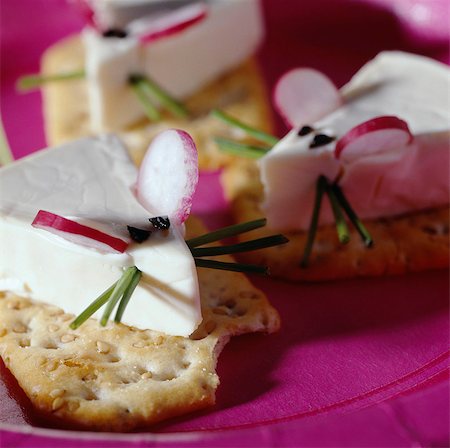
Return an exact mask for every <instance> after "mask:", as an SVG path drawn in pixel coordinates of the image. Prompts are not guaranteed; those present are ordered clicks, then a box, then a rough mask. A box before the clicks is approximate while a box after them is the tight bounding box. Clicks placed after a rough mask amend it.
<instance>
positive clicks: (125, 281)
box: [100, 266, 137, 327]
mask: <svg viewBox="0 0 450 448" xmlns="http://www.w3.org/2000/svg"><path fill="white" fill-rule="evenodd" d="M136 270H137V268H136V267H135V266H133V267H130V268H127V269H126V270H125V271H124V273H123V274H122V277H120V279H119V281H118V282H117V283H116V286H115V288H114V290H113V292H112V293H111V296H110V298H109V300H108V304H107V305H106V308H105V311H104V312H103V316H102V318H101V320H100V325H101V326H103V327H104V326H105V325H106V324H107V323H108V319H109V316H110V315H111V313H112V311H113V309H114V307H115V306H116V304H117V302H118V301H119V300H120V299H121V298H122V296H123V295H124V293H125V290H126V289H127V288H128V286H129V285H130V283H131V280H132V279H133V275H134V273H135V272H136Z"/></svg>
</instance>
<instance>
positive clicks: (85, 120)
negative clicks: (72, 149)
mask: <svg viewBox="0 0 450 448" xmlns="http://www.w3.org/2000/svg"><path fill="white" fill-rule="evenodd" d="M83 67H84V50H83V45H82V42H81V39H80V37H79V36H77V35H76V36H72V37H69V38H66V39H63V40H62V41H60V42H58V43H56V44H55V45H53V46H52V47H50V48H49V49H47V51H46V52H45V53H44V55H43V58H42V69H41V71H42V73H43V74H44V75H48V74H55V73H64V72H73V71H78V70H82V69H83ZM43 102H44V118H45V130H46V136H47V143H48V144H49V145H50V146H54V145H58V144H60V143H63V142H66V141H69V140H73V139H76V138H79V137H82V136H87V135H91V134H92V131H91V130H90V124H89V110H88V107H87V104H88V103H87V89H86V82H85V81H84V80H66V81H60V82H52V83H48V84H46V85H45V86H44V87H43ZM185 105H186V107H187V108H188V110H189V111H190V113H191V118H190V119H177V118H173V117H171V116H170V115H168V114H163V119H162V121H160V122H157V123H150V122H149V121H148V120H146V119H144V120H142V121H141V122H139V123H136V124H135V125H134V126H131V127H129V128H127V129H125V130H123V131H120V132H117V131H116V130H111V131H114V132H117V134H118V135H119V136H120V137H121V139H122V140H123V141H124V142H125V144H126V145H127V147H128V149H129V151H130V154H131V156H132V158H133V160H134V161H135V163H137V164H139V163H140V161H141V160H142V157H143V155H144V153H145V151H146V149H147V147H148V144H149V143H150V141H151V140H152V139H153V138H154V137H155V136H156V134H158V133H159V132H161V131H163V130H165V129H168V128H180V129H184V130H185V131H186V132H188V133H189V134H191V135H192V138H193V139H194V141H195V142H196V144H197V147H198V150H199V166H200V169H203V170H215V169H218V168H220V167H223V166H225V165H228V164H230V163H234V161H235V160H236V159H237V158H236V157H235V156H232V155H229V154H225V153H223V152H221V151H220V150H219V149H218V147H217V145H216V144H215V143H214V141H213V137H214V136H216V135H222V136H229V137H231V138H233V136H235V132H236V131H233V130H230V128H229V127H228V126H227V125H226V124H224V123H222V122H220V121H219V120H218V119H216V118H214V117H212V116H211V115H210V114H209V112H210V110H211V109H213V108H219V109H222V110H224V111H226V112H227V113H229V114H231V115H233V116H236V117H241V118H242V119H243V120H245V121H246V122H247V123H248V124H249V125H252V126H255V127H256V128H259V129H262V130H265V131H266V132H271V130H272V115H271V111H270V107H269V104H268V102H267V100H266V89H265V86H264V82H263V80H262V77H261V74H260V72H259V70H258V68H257V65H256V63H255V62H254V61H253V60H248V61H246V62H245V63H243V64H242V65H241V66H239V67H237V68H236V69H234V70H232V71H231V72H229V73H227V74H225V75H223V76H222V77H220V78H219V79H217V80H216V81H213V82H212V83H210V84H209V85H207V86H205V87H204V88H203V89H202V90H201V91H199V92H198V93H196V94H194V95H193V96H191V97H190V98H188V99H187V100H186V101H185Z"/></svg>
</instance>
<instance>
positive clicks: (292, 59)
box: [0, 0, 449, 447]
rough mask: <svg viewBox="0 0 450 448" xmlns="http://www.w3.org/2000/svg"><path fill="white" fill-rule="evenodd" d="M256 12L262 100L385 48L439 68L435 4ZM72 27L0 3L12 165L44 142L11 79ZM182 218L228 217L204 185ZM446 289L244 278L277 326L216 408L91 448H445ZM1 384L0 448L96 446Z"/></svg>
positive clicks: (36, 0) (73, 20)
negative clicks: (260, 25)
mask: <svg viewBox="0 0 450 448" xmlns="http://www.w3.org/2000/svg"><path fill="white" fill-rule="evenodd" d="M263 3H264V8H265V12H266V18H267V30H268V31H267V40H266V43H265V45H264V46H263V48H262V49H261V51H260V54H259V58H260V62H261V65H262V67H263V70H264V74H265V76H266V80H267V83H268V85H269V87H270V88H271V87H273V84H274V82H275V80H276V79H277V77H278V76H279V75H280V74H282V73H283V72H284V71H285V70H286V69H288V68H291V67H294V66H299V65H303V66H312V67H315V68H318V69H320V70H322V71H324V72H325V73H327V74H328V75H329V76H330V77H331V78H332V79H333V80H334V81H335V82H336V83H337V84H338V85H342V84H343V83H344V82H346V81H347V80H348V79H349V77H350V76H351V74H352V73H354V72H355V71H356V70H357V69H358V68H359V67H360V66H361V65H362V64H363V63H364V62H366V61H367V60H368V59H370V58H372V57H373V56H374V55H376V54H377V53H378V52H379V51H381V50H384V49H401V50H405V51H412V52H416V53H421V54H426V55H428V56H430V57H433V58H436V59H439V60H441V61H444V62H447V63H448V62H449V53H448V39H449V30H448V23H449V22H448V21H449V13H448V8H449V2H448V1H447V0H442V1H441V0H421V1H419V0H397V1H395V0H372V1H362V0H360V1H350V0H316V1H299V0H266V1H264V2H263ZM81 26H82V21H81V20H80V19H79V18H78V17H77V16H76V15H75V14H74V13H73V11H72V10H71V9H70V8H68V7H67V5H66V3H65V2H64V1H63V0H2V2H1V50H0V56H1V61H0V62H1V86H0V88H1V97H0V101H1V104H0V110H1V114H2V119H3V123H4V126H5V130H6V133H7V136H8V139H9V142H10V145H11V147H12V148H13V151H14V153H15V155H16V157H21V156H23V155H26V154H28V153H30V152H33V151H35V150H38V149H39V148H41V147H43V146H44V145H45V141H44V135H43V130H42V116H41V104H40V95H39V93H32V94H28V95H17V94H16V93H15V92H14V89H13V85H14V82H15V79H16V78H17V77H18V76H20V75H21V74H24V73H29V72H35V71H37V70H38V68H39V57H40V54H41V53H42V51H43V50H44V49H45V48H46V47H47V46H48V45H49V44H51V43H52V42H54V41H55V40H57V39H59V38H60V37H62V36H65V35H67V34H70V33H71V32H75V31H77V30H79V29H80V27H81ZM278 126H279V135H283V132H284V131H285V129H283V125H282V123H281V121H280V120H278ZM195 208H196V211H197V213H199V214H201V215H203V216H204V217H205V218H206V219H207V220H208V222H209V223H210V224H218V223H221V222H224V221H226V220H228V219H229V217H228V215H227V211H226V203H225V202H224V200H223V198H222V194H221V190H220V186H219V184H218V180H217V173H212V174H207V175H203V176H202V179H201V184H200V187H199V191H198V193H197V197H196V203H195ZM448 281H449V278H448V272H447V271H436V272H428V273H423V274H416V275H408V276H402V277H390V278H381V279H360V280H353V281H343V282H334V283H326V284H317V285H294V284H289V283H283V282H278V281H275V280H272V279H261V278H255V279H254V282H255V283H256V284H257V286H259V287H261V288H262V289H263V290H264V291H265V292H266V293H267V294H268V296H269V298H270V299H271V301H272V303H273V304H274V305H275V306H276V307H277V309H278V310H279V312H280V314H281V317H282V320H283V326H282V329H281V331H280V332H279V333H278V334H276V335H272V336H262V335H249V336H243V337H239V338H236V339H234V340H233V341H232V342H231V343H230V344H229V345H228V346H227V347H226V349H225V351H224V353H223V354H222V356H221V358H220V360H219V366H218V369H219V374H220V377H221V382H222V384H221V386H220V387H219V390H218V394H217V404H216V406H214V407H213V408H211V409H208V410H205V411H203V412H200V413H196V414H192V415H189V416H185V417H183V418H180V419H176V420H172V421H170V422H167V423H164V424H162V425H159V426H158V427H156V428H152V433H138V434H132V435H122V436H119V437H118V436H113V437H108V436H100V437H101V438H102V446H105V447H109V446H111V447H116V446H130V445H132V446H169V445H178V446H179V445H182V446H211V445H214V446H235V445H239V446H270V445H278V446H298V445H302V446H336V445H339V446H343V445H345V446H431V445H433V446H446V445H448V443H449V427H448V421H449V420H448V359H449V357H448V349H449V339H448V334H449V333H448V329H449V327H448ZM249 353H251V356H249ZM0 374H1V376H2V378H3V381H0V403H1V411H0V429H2V433H1V435H0V444H2V445H4V446H36V445H39V444H40V445H41V446H60V445H61V443H62V442H61V438H66V440H65V441H64V445H65V446H67V447H69V446H95V445H98V444H99V443H100V442H99V439H98V437H99V435H92V434H90V433H83V434H82V435H80V434H79V433H71V432H69V431H60V430H55V429H40V428H39V427H42V426H46V427H48V426H50V427H51V426H52V425H51V424H50V423H49V422H43V421H42V420H40V419H39V418H38V417H37V416H36V415H34V413H33V412H32V410H31V408H30V405H29V402H28V400H27V399H26V397H24V396H23V394H21V392H20V391H19V390H18V388H17V386H16V384H15V382H14V380H13V379H12V378H11V376H10V375H9V373H8V372H7V370H6V369H5V368H4V366H3V365H2V366H1V368H0Z"/></svg>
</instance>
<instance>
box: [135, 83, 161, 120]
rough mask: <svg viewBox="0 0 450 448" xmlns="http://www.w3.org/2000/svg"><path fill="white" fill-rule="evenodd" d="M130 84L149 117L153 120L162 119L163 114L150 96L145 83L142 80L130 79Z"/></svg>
mask: <svg viewBox="0 0 450 448" xmlns="http://www.w3.org/2000/svg"><path fill="white" fill-rule="evenodd" d="M130 86H131V88H132V89H133V92H134V93H135V94H136V97H137V98H138V100H139V101H140V103H141V105H142V107H143V108H144V112H145V115H147V117H148V119H149V120H151V121H159V120H160V119H161V114H160V113H159V110H158V109H157V108H156V107H155V106H154V105H153V104H152V102H151V101H150V99H149V98H148V95H147V89H146V87H145V84H143V83H142V82H140V81H131V80H130Z"/></svg>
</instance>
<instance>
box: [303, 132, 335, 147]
mask: <svg viewBox="0 0 450 448" xmlns="http://www.w3.org/2000/svg"><path fill="white" fill-rule="evenodd" d="M334 139H335V137H330V136H329V135H326V134H317V135H315V136H314V138H313V141H312V142H311V144H310V145H309V147H310V148H317V147H319V146H324V145H328V143H331V142H332V141H333V140H334Z"/></svg>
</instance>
